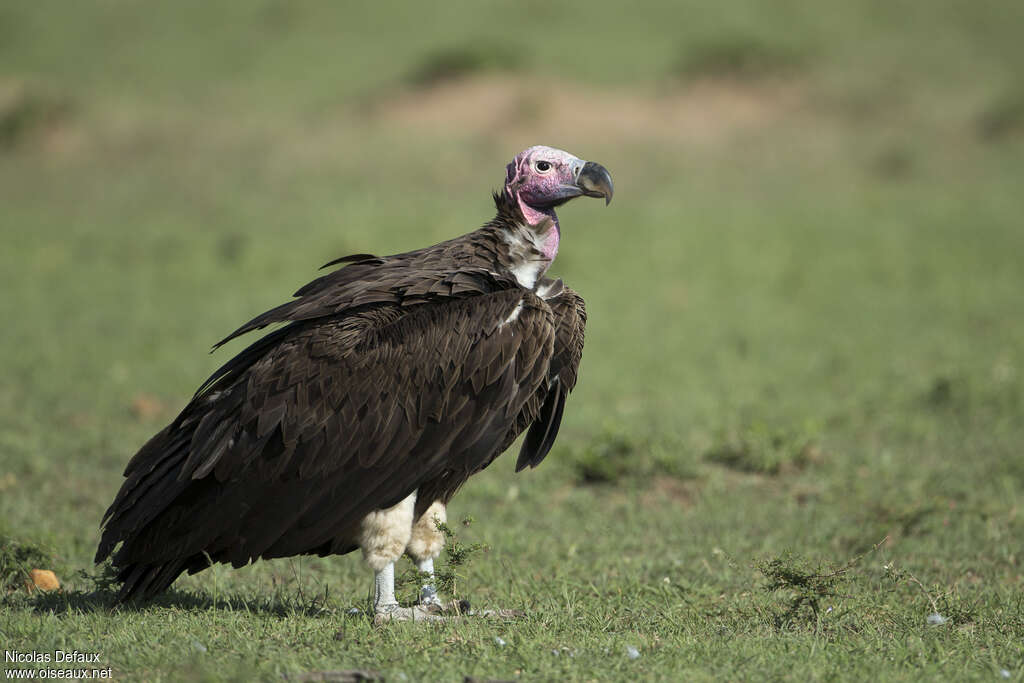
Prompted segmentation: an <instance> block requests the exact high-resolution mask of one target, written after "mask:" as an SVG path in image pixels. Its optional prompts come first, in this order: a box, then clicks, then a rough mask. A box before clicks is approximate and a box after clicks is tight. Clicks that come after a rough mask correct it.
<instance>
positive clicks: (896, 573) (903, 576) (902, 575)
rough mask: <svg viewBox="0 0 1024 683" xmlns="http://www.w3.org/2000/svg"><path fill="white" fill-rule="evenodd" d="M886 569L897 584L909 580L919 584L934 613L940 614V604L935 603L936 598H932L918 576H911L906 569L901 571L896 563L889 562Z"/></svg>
mask: <svg viewBox="0 0 1024 683" xmlns="http://www.w3.org/2000/svg"><path fill="white" fill-rule="evenodd" d="M884 569H885V571H886V573H887V574H888V575H889V577H890V578H891V579H892V580H893V581H894V582H896V583H899V582H900V581H903V580H907V581H910V582H911V583H914V584H917V587H918V588H920V589H921V592H922V593H924V596H925V597H926V598H928V602H930V603H931V604H932V613H933V614H938V613H939V604H938V603H937V602H935V598H933V597H932V594H931V593H929V592H928V589H927V588H925V587H924V584H923V583H921V582H920V581H919V580H918V578H917V577H916V576H914V575H913V574H911V573H910V572H909V571H908V570H906V569H899V568H898V567H897V566H896V563H895V562H889V563H888V564H887V565H885V567H884Z"/></svg>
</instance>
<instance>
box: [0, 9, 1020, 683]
mask: <svg viewBox="0 0 1024 683" xmlns="http://www.w3.org/2000/svg"><path fill="white" fill-rule="evenodd" d="M598 4H599V6H595V5H594V2H590V3H574V4H566V5H562V4H558V5H556V4H551V3H546V4H545V3H532V2H531V3H527V4H526V5H525V6H524V5H522V4H521V3H512V2H497V1H492V2H486V3H484V4H477V3H474V4H470V3H456V4H451V5H444V6H429V5H420V6H417V7H410V6H407V5H405V4H404V3H390V4H385V5H381V4H380V3H378V4H376V5H374V9H373V10H370V9H366V8H356V7H349V8H343V7H342V6H341V5H330V4H314V3H301V2H259V3H250V4H249V5H247V8H245V9H242V8H234V9H232V8H229V6H228V5H211V4H210V3H200V2H179V3H175V4H173V5H170V4H168V5H163V6H157V5H154V4H152V3H133V2H111V3H103V4H102V5H101V6H95V5H87V4H76V3H72V4H68V3H50V2H37V3H20V4H9V5H8V6H5V7H3V8H0V207H2V210H0V232H2V238H3V240H2V244H0V273H3V280H2V284H3V296H2V297H0V319H2V320H3V333H2V334H0V377H2V380H0V522H2V524H0V529H2V538H0V541H2V544H0V569H2V572H0V575H2V578H3V580H4V582H5V583H6V584H7V585H9V586H12V587H13V588H14V590H13V592H10V593H5V594H4V596H3V597H2V598H0V600H2V604H0V643H2V646H3V648H4V649H5V650H20V651H23V652H24V651H31V650H37V651H51V652H52V651H53V650H55V649H65V650H72V649H77V650H80V651H90V652H91V651H95V652H99V653H101V665H102V666H104V667H106V666H110V667H112V668H113V669H114V674H115V677H117V678H118V679H125V680H234V679H237V680H251V679H254V678H255V679H265V680H280V676H281V675H287V676H289V680H292V679H301V676H303V675H304V674H306V673H309V672H318V671H320V672H322V671H338V670H345V669H356V668H364V669H370V670H373V671H377V672H380V673H381V674H382V675H384V676H385V677H386V678H387V679H388V680H406V679H408V680H462V678H463V676H466V675H472V676H476V677H480V678H504V679H517V678H521V679H523V680H562V679H569V680H576V679H579V680H590V679H596V680H633V679H655V680H657V679H660V680H690V679H696V680H702V679H712V678H714V679H732V680H735V679H763V678H771V679H792V680H807V679H812V680H825V679H828V680H833V679H840V680H865V679H875V678H881V679H887V680H921V679H925V680H929V679H947V680H948V679H981V680H990V679H993V678H996V679H1000V680H1002V674H1001V673H1000V672H1001V671H1003V670H1005V671H1006V672H1007V673H1008V675H1009V678H1010V680H1022V679H1024V645H1022V643H1024V602H1022V597H1021V596H1022V595H1024V590H1022V589H1024V570H1022V568H1021V564H1022V562H1024V556H1022V554H1021V548H1022V547H1024V513H1022V506H1024V453H1022V449H1021V443H1022V442H1024V420H1022V417H1024V316H1022V315H1021V312H1022V310H1024V309H1022V294H1021V293H1022V292H1024V267H1022V265H1021V254H1024V229H1022V216H1024V195H1022V193H1021V191H1020V179H1021V177H1022V176H1024V132H1022V131H1024V127H1022V124H1021V121H1022V120H1024V117H1022V115H1021V106H1020V101H1021V94H1020V93H1021V92H1022V88H1024V80H1022V76H1021V72H1020V66H1019V65H1020V64H1022V63H1024V47H1022V45H1024V44H1022V43H1021V41H1020V39H1019V26H1020V25H1021V19H1022V18H1024V17H1022V12H1024V10H1022V7H1024V6H1022V5H1021V4H1020V3H1013V2H995V1H987V2H971V3H967V2H942V3H929V4H927V6H925V5H924V4H920V3H911V2H889V3H876V2H863V3H842V2H825V3H819V4H818V5H815V6H813V7H811V6H808V5H807V4H806V3H796V2H781V3H753V2H746V3H732V4H729V5H723V6H721V7H719V6H714V7H712V6H709V5H707V4H706V3H696V2H688V3H682V4H679V3H650V4H649V5H645V6H637V5H635V4H630V3H598ZM523 7H525V8H526V9H523ZM480 93H485V94H487V96H486V97H484V96H481V95H480ZM509 93H512V94H511V95H509ZM560 93H567V94H566V95H565V96H564V97H563V98H562V99H561V100H560V99H559V97H558V96H559V94H560ZM498 96H507V97H508V98H510V99H509V100H508V101H507V102H506V101H505V100H502V102H503V103H504V104H503V106H505V107H507V109H505V110H503V111H501V112H498V113H494V112H491V111H490V110H489V109H488V107H489V106H494V103H495V102H497V101H498V99H496V98H498ZM431 98H447V99H441V100H440V102H441V104H440V105H438V104H437V101H436V99H431ZM439 106H440V109H441V113H442V114H443V115H441V116H438V115H433V114H432V113H431V112H434V111H435V110H437V109H438V107H439ZM535 143H544V144H552V145H556V146H559V147H564V148H566V149H569V150H570V151H572V152H574V153H576V154H579V155H581V156H584V157H586V158H591V159H595V160H598V161H600V162H601V163H603V164H605V165H606V166H607V167H608V168H610V169H611V171H612V173H613V176H614V177H615V181H616V188H617V195H616V198H615V201H614V202H613V203H612V205H611V206H610V207H608V208H607V209H606V208H604V207H603V206H600V205H599V204H600V203H598V202H583V201H580V202H576V203H574V204H571V205H569V206H567V207H565V209H564V210H563V211H562V212H561V216H562V223H563V227H564V241H563V246H562V250H561V253H560V255H559V261H558V262H557V263H556V265H555V268H554V272H555V273H557V274H558V275H559V276H561V277H564V278H565V280H566V281H567V282H568V283H569V284H570V285H571V286H572V287H573V288H574V289H576V290H577V291H579V292H581V293H582V294H583V296H584V297H586V299H587V303H588V311H589V326H588V330H587V347H586V352H585V354H584V360H583V364H582V369H581V370H582V371H581V379H580V383H579V386H578V388H577V391H576V392H575V393H574V394H573V396H572V398H571V400H570V403H569V405H568V408H567V410H566V415H565V422H564V424H563V429H562V433H561V436H560V438H559V442H558V444H557V445H556V446H555V449H554V450H553V452H552V453H551V455H550V456H549V457H548V459H547V460H546V461H545V462H544V464H543V466H542V467H541V468H539V469H538V470H536V471H532V472H529V473H525V474H521V475H514V474H513V472H512V468H513V462H514V460H513V458H512V457H507V458H502V459H500V460H499V461H497V462H496V463H495V464H494V466H492V467H491V468H490V469H489V470H488V471H487V472H485V473H483V474H481V475H479V476H477V477H475V478H474V479H473V480H472V481H471V482H470V483H469V485H467V487H466V488H465V489H464V491H463V492H462V493H461V494H460V495H459V496H458V497H456V499H455V501H454V502H453V504H452V506H451V508H450V513H451V518H452V519H453V520H459V519H462V518H463V517H465V516H467V515H470V514H472V515H473V516H474V517H475V518H476V521H475V523H474V524H473V525H472V526H470V527H464V526H461V525H458V524H454V525H453V529H454V531H455V532H456V533H457V534H458V536H459V538H460V541H461V542H462V543H464V544H466V547H472V544H476V543H483V544H486V546H488V548H489V550H487V551H486V552H484V551H480V552H477V553H475V554H474V555H473V556H472V557H471V558H470V559H471V561H469V562H467V563H466V564H464V565H461V566H460V567H459V568H458V573H459V578H458V581H457V584H456V590H457V592H458V594H459V597H462V598H465V599H468V600H469V601H470V602H471V604H472V605H473V606H474V607H475V608H480V609H487V608H514V609H519V610H523V611H524V612H525V616H524V617H522V618H520V619H515V620H511V621H496V620H473V619H467V620H465V621H463V622H461V623H453V624H446V625H441V626H430V627H423V626H413V625H393V626H389V627H387V628H374V627H373V626H372V624H371V623H370V622H369V621H368V620H367V618H366V617H365V616H363V615H349V614H348V610H350V609H351V608H353V607H358V608H365V606H366V597H367V593H368V590H369V588H370V583H371V581H370V575H369V572H368V571H367V570H366V569H365V568H364V567H363V566H362V565H361V563H360V561H359V558H358V557H357V556H349V557H344V558H325V559H320V558H300V559H291V560H278V561H274V562H261V563H258V564H256V565H253V566H251V567H247V568H244V569H241V570H236V571H232V570H228V569H226V568H223V567H218V568H216V569H214V570H211V571H207V572H204V573H202V574H200V575H197V576H195V577H190V578H186V579H182V580H180V581H179V582H178V583H177V584H176V585H175V588H174V590H172V591H171V592H169V593H168V594H166V595H165V596H163V597H162V598H160V599H159V600H157V601H156V602H155V603H153V604H152V605H149V606H145V607H142V608H127V609H119V610H113V611H112V610H111V609H110V601H111V594H110V591H109V577H107V576H105V575H104V573H103V572H102V570H94V569H93V568H92V566H91V563H90V561H91V557H92V554H93V552H94V550H95V547H96V542H97V540H98V528H97V525H98V522H99V519H100V516H101V515H102V512H103V510H104V509H105V506H106V505H107V504H108V503H109V502H110V500H111V499H112V497H113V495H114V493H115V491H116V490H117V488H118V486H119V483H120V472H121V470H122V469H123V467H124V465H125V463H126V462H127V460H128V459H129V457H130V456H131V455H132V454H133V453H134V452H135V450H136V449H137V448H138V447H139V446H140V445H141V444H142V443H143V442H144V441H145V439H146V438H148V437H149V436H150V435H151V434H152V433H154V432H155V431H156V430H158V429H159V428H161V427H162V426H163V425H164V424H165V423H166V422H167V421H168V420H169V419H171V418H172V417H173V415H174V414H175V411H176V410H178V409H179V408H180V407H181V406H182V405H183V404H184V402H185V401H186V400H187V398H188V397H189V396H190V395H191V392H192V391H193V390H194V389H195V388H196V386H197V385H198V384H199V383H200V382H201V381H202V380H203V379H205V377H206V376H207V374H208V373H209V372H211V371H212V370H213V369H214V368H215V367H216V366H218V365H219V364H220V363H221V362H222V361H223V360H224V359H225V358H227V357H229V356H230V354H231V353H232V352H234V351H237V350H238V349H240V348H241V346H242V344H243V343H244V342H235V343H233V344H232V345H230V346H229V347H228V348H227V349H224V350H222V351H220V352H218V353H217V354H215V355H213V356H211V355H208V354H207V353H206V351H207V350H208V349H209V347H210V345H211V344H212V343H213V342H215V341H216V340H218V339H220V338H222V337H223V336H224V335H225V334H227V333H228V332H229V331H230V330H232V329H234V328H235V327H237V325H238V324H239V323H240V322H242V321H244V320H246V319H248V318H249V317H251V316H252V315H254V314H256V313H259V312H261V311H262V310H265V309H266V308H268V307H269V306H271V305H274V304H276V303H279V302H280V301H282V300H283V299H284V298H285V297H286V296H287V295H288V294H289V293H290V292H292V291H294V290H295V289H296V288H297V287H298V286H300V285H301V284H303V283H305V282H306V281H308V280H309V279H311V278H312V277H313V276H315V274H316V268H317V267H318V266H319V265H320V264H321V263H323V262H325V261H327V260H330V259H331V258H333V257H336V256H339V255H342V254H345V253H351V252H366V251H371V252H376V253H393V252H397V251H404V250H407V249H410V248H414V247H416V246H419V245H426V244H430V243H434V242H436V241H439V240H441V239H445V238H448V237H451V236H453V235H455V234H459V233H461V232H465V231H468V230H469V229H471V228H473V227H475V226H477V225H479V224H480V223H482V222H483V221H485V220H486V219H488V218H489V217H490V214H491V207H490V199H489V191H490V190H491V189H492V188H494V187H496V186H497V184H498V183H499V182H500V181H501V179H502V178H503V169H504V164H505V163H506V162H507V161H508V159H509V158H511V156H512V155H514V154H515V153H516V152H518V151H519V150H520V149H522V148H524V147H526V146H528V145H530V144H535ZM883 539H884V540H883ZM876 546H877V547H876ZM40 553H42V557H41V556H40ZM43 558H46V559H47V563H48V564H49V565H50V567H48V568H52V569H54V570H55V571H56V572H57V574H58V575H59V576H60V578H61V579H62V581H63V582H64V592H62V593H58V594H51V595H45V596H28V595H26V594H25V593H24V591H23V590H22V589H21V587H20V581H19V580H18V578H17V575H18V572H19V571H22V569H20V568H19V567H20V565H21V564H24V561H27V560H28V559H31V561H32V562H33V563H43ZM402 590H403V591H404V592H405V595H406V597H409V596H411V595H412V594H413V587H412V585H409V586H406V587H405V588H403V589H402ZM933 613H938V614H940V615H942V616H943V618H944V619H945V621H944V623H942V624H936V625H932V624H929V623H928V621H927V620H928V617H929V615H931V614H933ZM500 643H504V645H502V644H500ZM628 648H636V650H637V651H638V653H639V657H637V658H631V657H630V656H629V655H628V654H627V653H628ZM7 666H10V665H7Z"/></svg>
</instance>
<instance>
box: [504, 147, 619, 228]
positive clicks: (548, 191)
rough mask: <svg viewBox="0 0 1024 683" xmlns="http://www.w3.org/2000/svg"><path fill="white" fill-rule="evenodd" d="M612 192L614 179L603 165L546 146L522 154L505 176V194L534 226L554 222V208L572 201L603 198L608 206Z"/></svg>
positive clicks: (510, 165)
mask: <svg viewBox="0 0 1024 683" xmlns="http://www.w3.org/2000/svg"><path fill="white" fill-rule="evenodd" d="M613 191H614V186H613V185H612V177H611V175H610V174H609V173H608V170H607V169H606V168H605V167H604V166H602V165H601V164H598V163H596V162H593V161H584V160H583V159H579V158H577V157H575V156H573V155H572V154H569V153H568V152H565V151H562V150H560V149H555V148H553V147H545V146H543V145H537V146H535V147H530V148H529V149H526V150H524V151H522V152H520V153H519V154H518V155H517V156H516V158H515V159H513V160H512V163H510V164H509V165H508V168H507V170H506V174H505V189H504V192H505V195H506V196H507V197H508V198H509V199H511V200H512V201H513V202H514V203H515V204H517V205H518V206H519V209H520V210H521V211H522V212H523V217H524V218H525V219H526V222H527V223H529V224H530V225H532V226H538V225H541V224H544V223H545V222H546V221H547V220H550V219H553V218H554V209H555V207H556V206H561V205H562V204H564V203H566V202H567V201H569V200H570V199H573V198H575V197H604V201H605V204H607V203H608V202H610V201H611V200H612V193H613Z"/></svg>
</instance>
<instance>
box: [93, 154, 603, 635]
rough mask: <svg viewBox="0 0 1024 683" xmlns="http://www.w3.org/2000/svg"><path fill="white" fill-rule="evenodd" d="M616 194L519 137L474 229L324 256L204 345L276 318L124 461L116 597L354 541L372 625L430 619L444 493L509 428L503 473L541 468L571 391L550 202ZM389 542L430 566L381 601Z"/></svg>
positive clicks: (572, 329)
mask: <svg viewBox="0 0 1024 683" xmlns="http://www.w3.org/2000/svg"><path fill="white" fill-rule="evenodd" d="M612 192H613V186H612V179H611V176H610V175H609V173H608V171H607V170H606V169H605V168H604V167H603V166H601V165H600V164H597V163H595V162H592V161H583V160H582V159H579V158H577V157H575V156H573V155H571V154H569V153H568V152H564V151H562V150H558V149H554V148H551V147H545V146H535V147H530V148H529V149H527V150H525V151H523V152H522V153H520V154H519V155H517V156H516V157H515V159H513V161H512V162H511V163H510V164H508V166H507V168H506V175H505V184H504V187H503V188H502V190H501V191H500V192H495V193H494V203H495V206H496V208H497V214H496V215H495V217H494V218H493V219H492V220H491V221H489V222H488V223H486V224H485V225H484V226H483V227H481V228H480V229H478V230H475V231H473V232H470V233H468V234H465V235H463V236H461V237H456V238H454V239H451V240H448V241H446V242H441V243H440V244H436V245H434V246H431V247H426V248H425V249H418V250H416V251H409V252H405V253H401V254H396V255H393V256H372V255H369V254H357V255H352V256H345V257H342V258H339V259H336V260H334V261H331V262H330V263H328V264H327V266H336V265H340V266H341V267H339V268H337V269H336V270H333V271H332V272H330V273H328V274H326V275H324V276H322V277H319V278H317V279H315V280H313V281H312V282H310V283H309V284H307V285H306V286H304V287H302V288H301V289H299V290H298V291H297V292H296V293H295V295H294V297H293V299H292V300H291V301H288V302H287V303H284V304H282V305H280V306H277V307H276V308H272V309H270V310H269V311H267V312H266V313H263V314H262V315H259V316H257V317H255V318H253V319H252V320H250V321H249V322H247V323H245V324H244V325H242V326H241V327H239V328H238V329H237V330H235V331H234V332H232V333H231V334H230V335H228V337H227V338H225V339H224V340H222V341H221V342H219V343H218V344H217V345H216V346H215V347H214V348H215V349H216V348H217V347H219V346H220V345H222V344H224V343H225V342H227V341H229V340H232V339H235V338H236V337H239V336H241V335H244V334H246V333H249V332H252V331H254V330H260V329H263V328H265V327H267V326H268V325H274V324H279V325H278V326H277V327H276V329H274V330H273V331H271V332H269V333H268V334H265V335H264V336H262V337H260V338H259V339H258V340H256V341H255V342H253V343H252V344H251V345H250V346H248V347H247V348H246V349H245V350H243V351H242V352H240V353H239V354H238V355H237V356H235V357H234V358H232V359H231V360H229V361H227V362H226V363H225V364H224V365H223V366H222V367H220V369H218V370H217V371H216V372H214V373H213V374H212V375H211V376H210V378H209V379H207V380H206V382H204V383H203V384H202V386H200V387H199V389H198V391H197V392H196V394H195V396H193V398H192V399H191V401H189V403H188V405H186V406H185V408H184V409H183V410H182V411H181V413H180V414H179V415H178V416H177V417H176V418H175V419H174V420H173V421H172V422H171V423H170V424H169V425H167V427H165V428H164V429H163V430H162V431H160V432H159V433H157V434H156V435H155V436H153V437H152V438H151V439H150V440H149V441H148V442H147V443H146V444H145V445H143V446H142V448H141V449H140V450H139V451H138V453H136V454H135V456H134V457H133V458H132V459H131V461H130V462H129V463H128V465H127V467H126V469H125V471H124V477H125V479H124V481H123V482H122V485H121V488H120V490H119V491H118V493H117V495H116V497H115V498H114V501H113V503H112V504H111V505H110V507H109V509H108V510H107V511H106V514H105V515H104V516H103V520H102V522H101V527H102V535H101V539H100V542H99V548H98V549H97V551H96V562H97V563H99V562H102V561H103V560H105V559H106V558H107V557H110V556H111V555H113V559H112V562H113V565H114V567H115V569H116V571H117V578H118V581H119V582H120V583H121V587H120V592H119V593H118V600H119V601H126V600H133V599H141V600H144V599H148V598H150V597H152V596H154V595H156V594H157V593H159V592H161V591H163V590H165V589H167V588H168V587H169V586H170V585H171V584H172V583H173V582H174V580H175V579H176V578H177V577H178V576H179V575H180V574H181V573H182V572H185V571H187V572H189V573H190V574H194V573H196V572H199V571H202V570H203V569H205V568H207V567H208V566H210V565H211V564H212V563H214V562H223V563H231V564H232V565H233V566H234V567H241V566H243V565H246V564H248V563H250V562H253V561H255V560H256V559H257V558H275V557H288V556H292V555H300V554H312V553H316V554H318V555H320V556H326V555H332V554H338V555H340V554H344V553H348V552H351V551H353V550H355V549H356V548H359V549H361V551H362V554H363V557H364V559H365V562H366V564H367V565H368V566H369V568H370V569H372V570H373V571H374V573H375V575H374V592H373V595H374V597H373V609H374V612H375V614H376V615H377V617H378V618H380V617H383V618H386V619H397V620H405V619H418V618H428V617H429V615H437V614H438V613H439V612H440V610H441V608H440V605H441V601H440V599H439V598H438V595H437V592H436V590H435V588H434V581H433V569H434V566H433V563H434V559H435V558H436V557H437V556H438V555H439V553H440V552H441V549H442V548H443V545H444V536H443V534H442V533H441V531H440V530H439V526H440V525H439V524H438V522H443V521H444V520H445V518H446V508H445V506H446V505H447V503H448V502H449V500H451V498H452V496H453V495H454V494H455V492H456V491H458V490H459V487H461V486H462V485H463V484H464V483H465V482H466V480H467V479H468V478H469V477H470V475H472V474H475V473H476V472H479V471H481V470H483V469H484V468H485V467H487V466H488V465H489V464H490V463H491V462H492V461H493V460H494V459H495V458H496V457H498V455H500V454H501V453H502V452H503V451H504V450H506V449H507V448H508V447H509V446H511V445H512V443H513V442H514V441H515V440H516V438H517V437H518V436H519V435H520V434H522V433H523V432H526V437H525V438H524V440H523V443H522V447H521V449H520V451H519V457H518V460H517V462H516V471H517V472H518V471H520V470H522V469H524V468H525V467H528V466H529V467H535V466H537V465H538V464H539V463H540V462H541V461H542V460H543V459H544V457H545V456H546V455H547V454H548V452H549V451H550V450H551V446H552V444H553V443H554V441H555V437H556V435H557V434H558V428H559V424H560V422H561V419H562V412H563V409H564V408H565V401H566V397H567V395H568V394H569V392H570V391H571V390H572V389H573V386H574V385H575V384H576V376H577V369H578V366H579V362H580V357H581V355H582V353H583V332H584V326H585V323H586V309H585V307H584V303H583V299H582V298H581V297H580V296H579V295H578V294H577V293H576V292H574V291H573V290H571V289H569V288H568V287H567V286H565V285H564V284H563V283H562V281H561V280H555V279H551V278H548V277H547V276H546V273H547V271H548V268H549V266H550V265H551V263H552V261H553V260H554V259H555V256H556V254H557V253H558V246H559V241H560V238H561V228H560V226H559V222H558V217H557V216H556V215H555V209H556V208H557V207H559V206H561V205H562V204H564V203H565V202H567V201H569V200H570V199H573V198H574V197H580V196H585V197H598V198H604V199H605V203H606V204H607V203H608V202H610V201H611V198H612ZM327 266H325V268H326V267H327ZM115 550H116V552H115ZM403 554H408V555H409V557H410V558H411V559H412V561H413V562H415V563H416V566H417V567H418V569H419V570H420V571H421V572H423V574H424V576H428V577H429V578H426V579H425V581H424V585H423V586H422V588H421V590H420V596H419V603H418V604H417V605H414V606H412V607H400V606H399V604H398V602H397V601H396V599H395V588H394V580H395V574H394V565H395V562H396V561H398V560H399V559H400V558H401V557H402V555H403Z"/></svg>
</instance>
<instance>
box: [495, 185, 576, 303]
mask: <svg viewBox="0 0 1024 683" xmlns="http://www.w3.org/2000/svg"><path fill="white" fill-rule="evenodd" d="M495 199H496V203H497V204H498V215H497V216H496V217H495V219H494V221H493V222H492V225H494V226H495V227H496V228H498V232H499V235H500V236H501V240H502V242H503V244H504V246H505V247H506V249H507V250H503V251H504V252H505V253H503V254H502V256H503V258H502V259H501V260H502V261H503V262H504V263H503V265H505V267H506V268H508V270H509V272H511V273H512V275H514V276H515V278H516V280H517V281H518V282H519V285H520V286H522V287H525V288H526V289H534V288H535V287H536V285H537V282H538V281H539V280H540V279H541V278H542V277H544V274H545V273H546V272H547V270H548V268H550V267H551V263H552V262H553V261H554V260H555V257H556V256H557V255H558V243H559V240H560V239H561V235H562V233H561V228H560V227H559V225H558V216H556V215H555V210H554V208H546V209H535V208H533V207H527V206H524V205H523V204H522V203H521V202H515V203H513V202H509V201H497V200H498V198H497V197H495ZM517 204H518V206H516V205H517ZM514 208H515V209H519V210H514Z"/></svg>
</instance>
